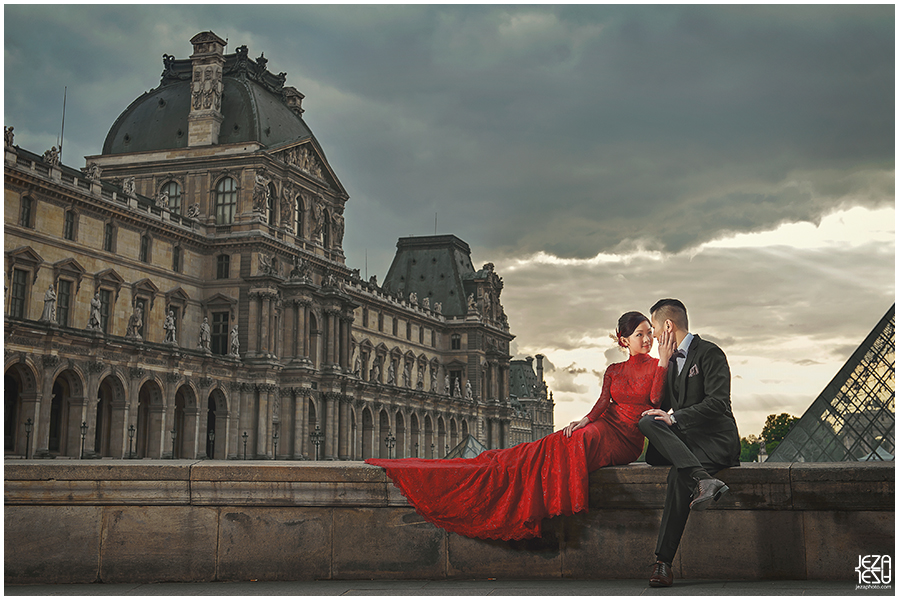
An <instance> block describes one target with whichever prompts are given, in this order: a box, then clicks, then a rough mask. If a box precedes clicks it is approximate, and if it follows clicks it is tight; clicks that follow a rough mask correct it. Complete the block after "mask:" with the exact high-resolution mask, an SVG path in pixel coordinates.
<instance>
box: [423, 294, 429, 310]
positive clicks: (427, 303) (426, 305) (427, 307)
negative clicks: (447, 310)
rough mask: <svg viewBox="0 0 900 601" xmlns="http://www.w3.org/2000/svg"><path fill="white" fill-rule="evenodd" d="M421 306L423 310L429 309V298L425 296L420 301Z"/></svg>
mask: <svg viewBox="0 0 900 601" xmlns="http://www.w3.org/2000/svg"><path fill="white" fill-rule="evenodd" d="M422 306H423V307H424V308H425V309H431V298H430V297H428V296H426V297H425V299H424V300H422Z"/></svg>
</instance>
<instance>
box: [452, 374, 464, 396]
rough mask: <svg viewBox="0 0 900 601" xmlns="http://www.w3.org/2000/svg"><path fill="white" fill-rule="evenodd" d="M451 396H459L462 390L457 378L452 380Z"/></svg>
mask: <svg viewBox="0 0 900 601" xmlns="http://www.w3.org/2000/svg"><path fill="white" fill-rule="evenodd" d="M453 396H455V397H456V398H459V397H461V396H462V391H461V390H460V389H459V378H456V380H455V381H454V382H453Z"/></svg>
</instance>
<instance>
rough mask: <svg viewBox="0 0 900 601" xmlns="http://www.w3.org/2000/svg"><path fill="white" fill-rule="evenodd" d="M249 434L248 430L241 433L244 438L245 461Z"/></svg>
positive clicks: (245, 459)
mask: <svg viewBox="0 0 900 601" xmlns="http://www.w3.org/2000/svg"><path fill="white" fill-rule="evenodd" d="M247 436H248V434H247V433H246V432H244V433H243V434H241V438H243V439H244V461H247Z"/></svg>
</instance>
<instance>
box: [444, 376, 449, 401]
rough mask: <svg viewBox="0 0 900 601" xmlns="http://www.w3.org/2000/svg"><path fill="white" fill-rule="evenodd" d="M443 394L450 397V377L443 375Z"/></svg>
mask: <svg viewBox="0 0 900 601" xmlns="http://www.w3.org/2000/svg"><path fill="white" fill-rule="evenodd" d="M444 394H446V395H447V396H450V376H448V375H446V374H445V375H444Z"/></svg>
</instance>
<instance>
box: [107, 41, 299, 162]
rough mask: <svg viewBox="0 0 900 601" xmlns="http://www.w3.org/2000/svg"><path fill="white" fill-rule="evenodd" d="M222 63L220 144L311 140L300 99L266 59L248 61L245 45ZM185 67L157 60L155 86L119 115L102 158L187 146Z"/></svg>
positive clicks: (171, 60)
mask: <svg viewBox="0 0 900 601" xmlns="http://www.w3.org/2000/svg"><path fill="white" fill-rule="evenodd" d="M224 58H225V64H224V67H223V73H222V84H223V95H222V108H221V112H222V114H223V116H224V120H223V121H222V125H221V128H220V131H219V142H218V143H219V144H220V145H221V144H236V143H246V142H258V143H260V144H262V145H263V146H264V147H267V148H268V147H272V146H276V145H279V144H285V143H288V142H296V141H300V140H306V139H310V138H312V137H313V136H312V131H310V129H309V127H308V126H307V125H306V123H305V122H304V121H303V118H302V117H301V114H302V112H303V110H302V109H301V108H300V106H299V101H298V100H297V99H298V98H299V99H302V97H303V95H302V94H300V93H299V92H297V90H295V89H294V88H291V87H286V86H285V85H284V83H285V80H286V78H287V74H285V73H279V74H278V75H275V74H273V73H270V72H269V71H268V69H266V63H267V62H268V61H267V59H265V57H263V56H262V55H260V57H259V58H257V59H256V60H254V59H251V58H250V57H249V54H248V50H247V47H246V46H241V47H239V48H237V50H236V52H235V53H234V54H227V55H225V57H224ZM191 64H192V63H191V59H175V57H173V56H170V55H163V65H164V70H163V73H162V78H161V80H160V83H159V86H158V87H156V88H154V89H152V90H150V91H149V92H145V93H144V94H142V95H141V96H140V97H138V98H137V99H136V100H135V101H134V102H132V103H131V104H130V105H129V106H128V108H126V109H125V110H124V111H123V112H122V114H121V115H119V117H118V119H116V121H115V123H113V125H112V127H111V128H110V130H109V133H108V134H107V136H106V141H105V142H104V144H103V154H104V155H108V154H122V153H132V152H141V151H152V150H170V149H175V148H186V147H187V145H188V114H189V113H190V103H191V73H192V71H191ZM288 102H291V103H292V104H293V106H292V107H289V106H288Z"/></svg>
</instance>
